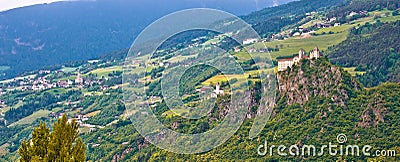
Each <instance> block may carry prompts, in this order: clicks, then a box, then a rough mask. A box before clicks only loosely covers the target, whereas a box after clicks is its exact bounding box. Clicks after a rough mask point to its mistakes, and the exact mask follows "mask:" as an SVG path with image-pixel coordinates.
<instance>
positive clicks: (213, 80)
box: [202, 69, 274, 86]
mask: <svg viewBox="0 0 400 162" xmlns="http://www.w3.org/2000/svg"><path fill="white" fill-rule="evenodd" d="M272 70H274V69H264V70H252V71H247V72H245V73H244V74H234V75H216V76H214V77H212V78H210V79H207V80H206V81H204V82H203V83H202V85H205V86H208V85H210V84H211V83H212V84H216V83H220V82H226V81H228V80H231V79H233V78H236V79H237V80H238V82H236V83H235V84H234V86H235V85H238V84H242V83H243V82H245V81H247V80H256V79H248V76H249V75H257V74H259V73H260V72H262V71H265V72H266V73H271V72H273V71H272Z"/></svg>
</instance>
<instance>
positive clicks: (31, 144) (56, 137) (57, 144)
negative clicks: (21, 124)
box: [18, 115, 86, 162]
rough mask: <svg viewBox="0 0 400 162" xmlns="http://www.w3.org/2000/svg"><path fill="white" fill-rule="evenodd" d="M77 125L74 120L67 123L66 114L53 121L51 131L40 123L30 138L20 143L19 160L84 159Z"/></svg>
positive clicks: (84, 147)
mask: <svg viewBox="0 0 400 162" xmlns="http://www.w3.org/2000/svg"><path fill="white" fill-rule="evenodd" d="M78 127H79V124H78V123H76V122H75V121H72V122H71V123H68V120H67V116H66V115H64V116H63V117H62V118H61V119H59V120H58V121H57V122H56V123H54V125H53V131H52V132H50V129H49V128H47V126H46V125H45V124H44V123H41V124H40V126H39V127H37V128H35V129H34V130H33V132H32V140H31V141H29V140H27V141H24V142H22V143H21V146H20V148H19V150H18V153H19V155H20V156H21V159H20V161H27V162H29V161H71V162H72V161H74V162H75V161H86V155H85V150H86V146H85V145H84V143H83V142H82V139H81V138H79V131H78Z"/></svg>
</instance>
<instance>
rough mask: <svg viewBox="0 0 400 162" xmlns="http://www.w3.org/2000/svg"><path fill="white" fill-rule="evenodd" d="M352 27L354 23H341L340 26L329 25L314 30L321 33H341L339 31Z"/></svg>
mask: <svg viewBox="0 0 400 162" xmlns="http://www.w3.org/2000/svg"><path fill="white" fill-rule="evenodd" d="M352 27H354V25H351V24H344V25H341V26H334V27H330V28H322V29H319V30H317V31H316V32H315V34H323V33H329V32H334V33H341V32H344V31H347V30H350V29H351V28H352Z"/></svg>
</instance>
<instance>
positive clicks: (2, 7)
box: [0, 0, 70, 11]
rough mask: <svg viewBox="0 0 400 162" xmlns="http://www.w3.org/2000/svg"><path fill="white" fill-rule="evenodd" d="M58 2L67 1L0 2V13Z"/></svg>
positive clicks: (11, 0) (1, 0)
mask: <svg viewBox="0 0 400 162" xmlns="http://www.w3.org/2000/svg"><path fill="white" fill-rule="evenodd" d="M58 1H67V0H0V11H6V10H10V9H13V8H19V7H24V6H31V5H35V4H44V3H52V2H58ZM68 1H70V0H68Z"/></svg>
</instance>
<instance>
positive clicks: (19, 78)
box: [0, 74, 36, 84]
mask: <svg viewBox="0 0 400 162" xmlns="http://www.w3.org/2000/svg"><path fill="white" fill-rule="evenodd" d="M35 77H36V74H32V75H27V76H22V77H16V78H13V79H8V80H2V81H0V84H1V83H9V82H12V81H14V80H23V79H27V78H35Z"/></svg>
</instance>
